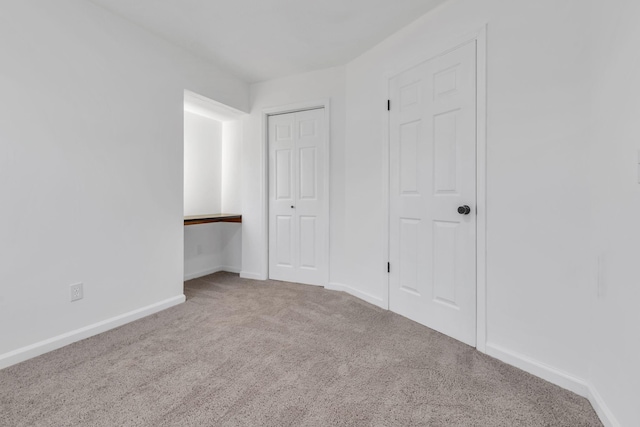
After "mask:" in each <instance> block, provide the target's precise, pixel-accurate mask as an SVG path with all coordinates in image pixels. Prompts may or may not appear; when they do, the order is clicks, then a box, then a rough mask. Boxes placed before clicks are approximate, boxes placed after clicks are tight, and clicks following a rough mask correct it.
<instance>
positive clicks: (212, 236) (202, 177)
mask: <svg viewBox="0 0 640 427" xmlns="http://www.w3.org/2000/svg"><path fill="white" fill-rule="evenodd" d="M209 115H211V114H209ZM209 115H207V111H204V110H203V111H201V112H200V113H199V114H196V113H192V112H189V111H185V121H184V177H185V179H184V213H185V215H203V214H207V213H242V201H241V197H240V166H241V163H240V159H241V149H242V140H241V136H242V133H241V130H242V126H241V123H240V120H237V119H236V120H225V121H223V122H221V121H218V120H215V119H213V118H211V117H209ZM223 119H224V118H223ZM241 247H242V226H241V225H240V224H224V223H213V224H200V225H195V226H188V227H185V231H184V278H185V280H189V279H193V278H196V277H201V276H205V275H207V274H211V273H214V272H216V271H231V272H235V273H238V272H240V266H241V265H242V260H241V257H242V252H241Z"/></svg>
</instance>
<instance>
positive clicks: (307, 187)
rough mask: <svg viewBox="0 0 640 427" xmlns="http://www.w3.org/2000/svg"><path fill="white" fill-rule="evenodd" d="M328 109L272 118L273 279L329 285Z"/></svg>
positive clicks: (270, 117)
mask: <svg viewBox="0 0 640 427" xmlns="http://www.w3.org/2000/svg"><path fill="white" fill-rule="evenodd" d="M325 147H326V128H325V118H324V108H320V109H315V110H308V111H301V112H296V113H288V114H280V115H275V116H269V278H270V279H274V280H285V281H289V282H298V283H306V284H309V285H319V286H324V285H326V282H327V276H328V268H327V260H326V258H327V257H326V248H327V246H326V245H327V241H328V236H327V234H328V233H327V232H328V230H327V224H328V222H327V218H326V215H327V214H326V211H327V210H326V203H327V194H326V189H325V173H326V171H325V170H324V165H325V157H324V156H325V155H326V149H325Z"/></svg>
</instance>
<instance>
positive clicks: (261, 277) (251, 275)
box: [240, 271, 267, 280]
mask: <svg viewBox="0 0 640 427" xmlns="http://www.w3.org/2000/svg"><path fill="white" fill-rule="evenodd" d="M240 277H242V278H243V279H253V280H267V278H266V277H264V275H263V274H259V273H251V272H249V271H241V272H240Z"/></svg>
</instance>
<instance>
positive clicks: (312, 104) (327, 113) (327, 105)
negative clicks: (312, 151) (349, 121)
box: [260, 98, 331, 287]
mask: <svg viewBox="0 0 640 427" xmlns="http://www.w3.org/2000/svg"><path fill="white" fill-rule="evenodd" d="M321 108H323V109H324V123H325V126H326V129H325V136H324V142H325V158H324V162H323V163H324V164H323V167H324V168H325V172H326V173H325V174H324V175H325V176H324V186H325V187H324V188H325V190H326V195H325V203H324V207H323V210H322V213H323V215H325V218H326V221H325V230H324V239H325V260H326V276H325V280H324V283H323V284H322V286H324V287H327V285H328V284H329V278H330V277H331V275H330V273H331V260H330V258H329V256H330V254H331V250H330V243H331V240H330V238H329V236H330V231H331V221H330V219H331V218H330V216H329V212H330V205H331V186H330V176H331V174H330V171H331V170H330V162H329V159H330V158H331V100H330V99H329V98H324V99H319V100H316V101H307V102H299V103H294V104H286V105H281V106H278V107H271V108H265V109H263V110H262V152H261V156H262V161H261V165H262V182H263V185H262V188H261V190H260V199H261V201H262V221H261V222H262V224H261V226H262V231H263V233H262V235H263V236H264V241H263V260H262V263H263V264H262V265H263V269H262V274H261V276H262V278H263V279H264V280H266V279H268V278H269V116H277V115H281V114H287V113H297V112H300V111H308V110H317V109H321Z"/></svg>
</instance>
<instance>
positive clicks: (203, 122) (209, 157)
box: [184, 111, 222, 216]
mask: <svg viewBox="0 0 640 427" xmlns="http://www.w3.org/2000/svg"><path fill="white" fill-rule="evenodd" d="M220 212H222V123H220V122H219V121H217V120H213V119H210V118H208V117H204V116H201V115H199V114H194V113H190V112H188V111H185V112H184V214H185V216H188V215H203V214H208V213H220Z"/></svg>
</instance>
